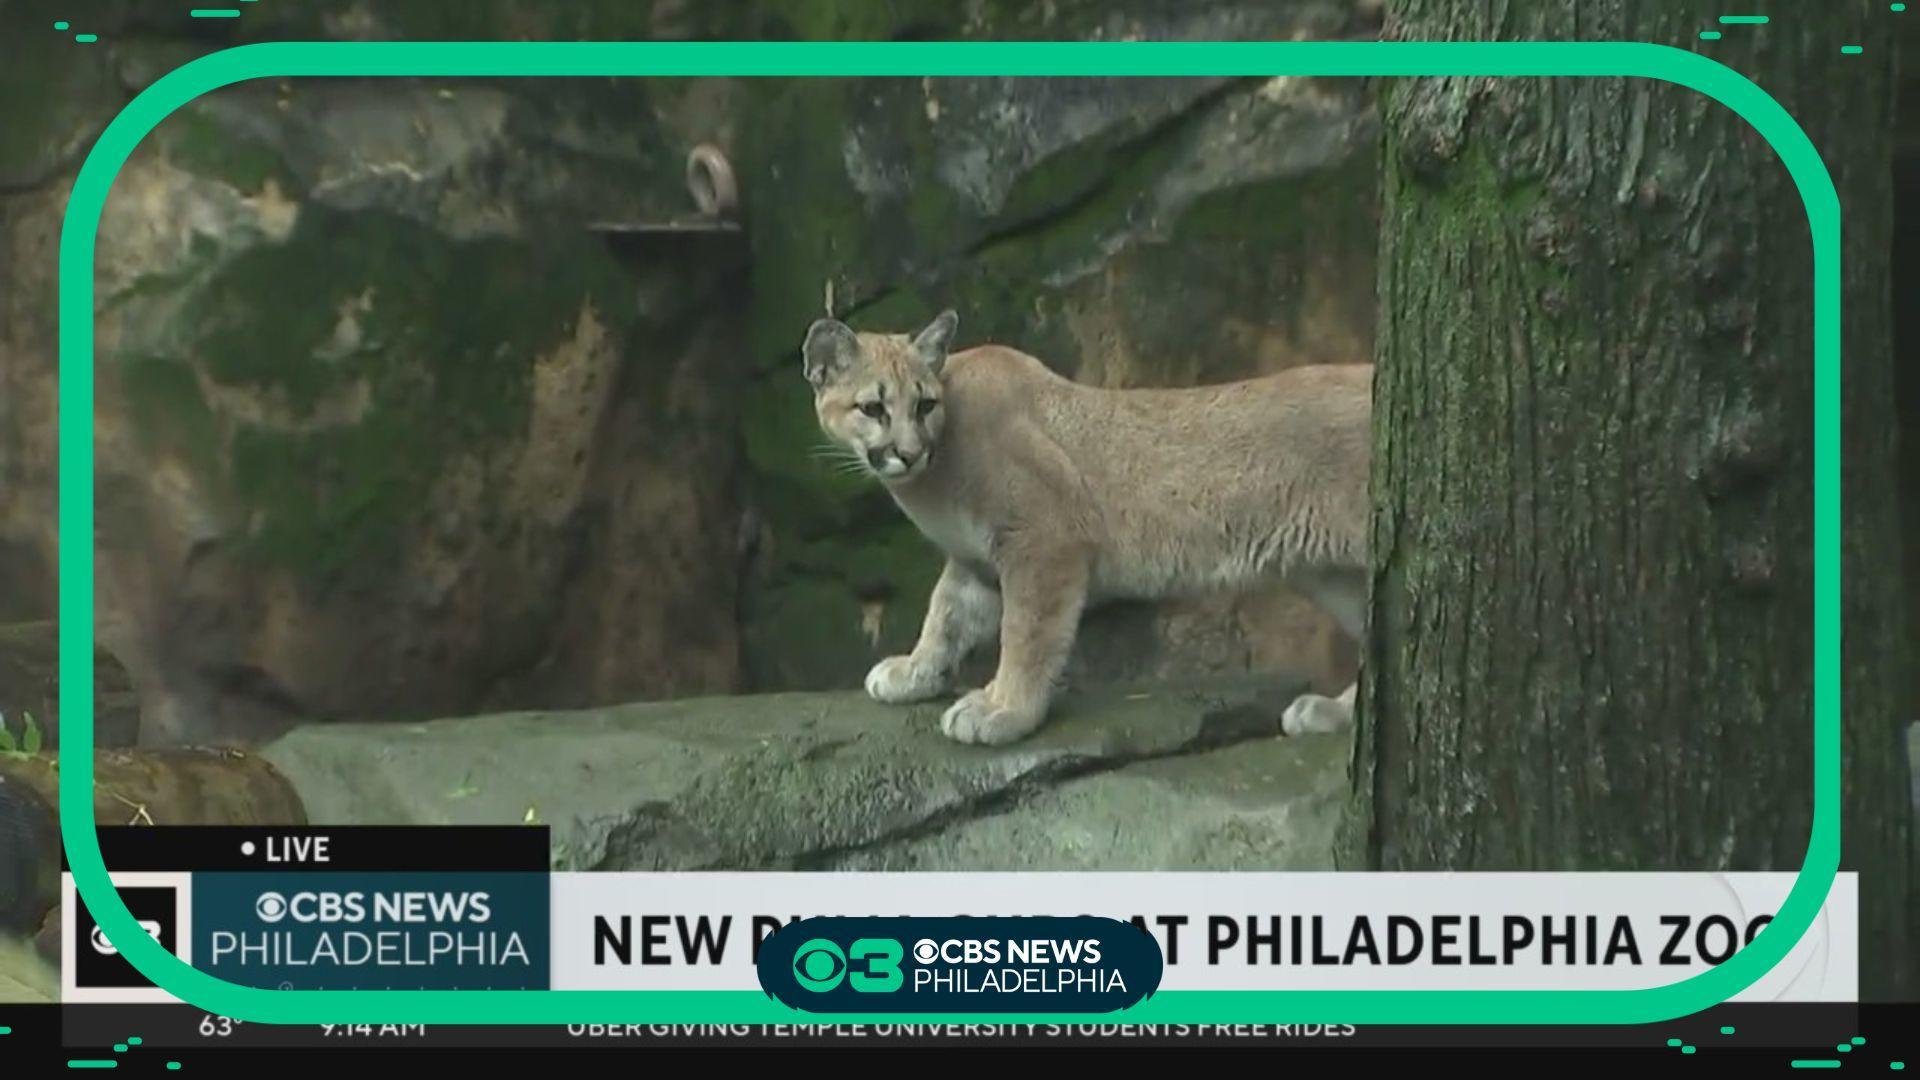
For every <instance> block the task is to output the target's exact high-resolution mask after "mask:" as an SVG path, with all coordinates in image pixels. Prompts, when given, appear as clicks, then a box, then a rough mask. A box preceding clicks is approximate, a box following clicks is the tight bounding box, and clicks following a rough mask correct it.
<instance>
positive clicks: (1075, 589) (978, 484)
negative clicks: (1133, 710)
mask: <svg viewBox="0 0 1920 1080" xmlns="http://www.w3.org/2000/svg"><path fill="white" fill-rule="evenodd" d="M953 328H954V320H953V317H952V314H951V313H945V314H943V315H942V316H941V319H939V320H936V321H935V323H934V324H933V325H931V326H929V327H928V328H927V329H926V330H924V331H922V332H921V334H920V335H918V336H917V337H915V338H911V339H910V338H908V337H906V336H904V335H880V334H860V335H855V334H853V332H852V331H850V330H848V329H847V328H845V327H844V326H841V325H840V324H838V323H833V322H831V321H830V320H821V321H820V322H818V323H816V324H815V325H814V327H813V329H812V330H810V331H809V334H808V338H807V346H806V349H805V352H806V354H807V370H808V377H809V379H810V381H812V382H813V384H814V387H815V409H816V412H817V413H818V416H819V419H820V423H821V426H822V428H823V429H824V430H825V431H826V432H827V434H828V435H830V436H831V437H832V438H833V439H834V440H835V442H836V443H837V444H838V445H839V446H840V447H842V448H843V449H844V450H845V451H846V452H847V453H849V454H851V455H854V457H853V460H857V461H859V462H861V463H862V464H863V466H864V467H866V468H867V469H868V471H870V472H872V474H873V475H875V476H876V477H878V478H879V479H881V481H882V482H883V483H884V484H885V485H886V488H887V490H888V492H889V493H890V494H891V495H892V496H893V498H894V500H895V502H896V503H898V505H899V506H900V508H901V510H903V511H904V512H905V513H906V515H907V516H908V517H909V518H910V519H912V520H913V522H914V524H915V525H916V526H918V527H919V529H920V530H921V532H923V533H924V534H926V536H927V537H928V538H929V539H931V540H932V541H933V542H934V543H935V544H937V545H939V547H940V548H941V550H942V551H944V552H945V553H946V555H947V560H948V561H947V565H946V568H945V570H944V571H943V573H942V574H941V577H940V580H939V583H938V584H937V585H936V586H935V587H934V591H933V596H932V599H931V601H930V603H929V606H928V612H927V618H926V622H925V625H924V626H923V628H922V630H921V635H920V640H919V642H918V644H916V645H915V647H914V650H913V652H912V653H911V654H910V655H907V656H898V657H891V658H889V659H887V660H883V661H882V662H881V663H880V664H878V665H877V666H875V668H874V669H873V671H872V672H871V673H870V674H869V675H868V677H867V691H868V692H869V693H870V694H872V695H873V696H874V697H876V698H879V699H881V700H886V701H914V700H924V699H926V698H930V697H934V696H937V695H938V694H940V693H942V692H943V691H944V690H945V689H946V687H947V685H948V683H949V681H950V680H951V679H952V677H953V674H954V671H955V669H956V668H957V667H958V665H959V664H960V662H961V661H962V660H963V659H964V658H965V656H966V655H967V653H968V652H969V651H970V650H972V649H973V648H975V647H976V646H979V645H982V644H984V643H986V642H988V641H990V640H992V639H993V638H994V637H995V636H996V635H997V636H998V637H999V638H1000V642H1001V648H1000V660H999V667H998V670H997V671H996V673H995V676H994V678H993V680H992V681H991V682H990V683H988V685H987V686H986V687H985V689H983V690H976V691H973V692H971V693H969V694H966V695H964V696H962V697H961V698H960V700H959V701H958V702H956V703H955V704H954V705H953V707H952V708H950V709H948V710H947V712H946V715H945V716H944V717H943V718H942V721H941V727H942V729H943V730H944V731H945V732H946V733H947V734H948V735H950V736H952V737H953V738H956V739H959V740H961V741H964V742H979V743H1006V742H1011V741H1014V740H1016V739H1019V738H1021V737H1023V736H1025V735H1026V734H1028V733H1029V732H1031V731H1032V730H1033V729H1034V728H1035V727H1037V726H1039V724H1040V723H1041V721H1042V720H1044V719H1045V716H1046V712H1047V709H1048V706H1049V704H1050V702H1051V699H1052V696H1053V693H1054V690H1055V684H1056V683H1057V681H1058V680H1059V678H1060V674H1061V672H1062V670H1063V669H1064V667H1065V665H1066V661H1067V656H1068V653H1069V652H1070V651H1071V649H1072V646H1073V640H1074V636H1075V633H1076V631H1077V629H1078V626H1079V621H1080V617H1081V614H1082V612H1083V611H1084V610H1085V609H1086V607H1087V606H1088V605H1089V604H1091V603H1095V602H1098V601H1102V600H1107V599H1118V598H1130V599H1149V600H1151V599H1162V598H1168V597H1174V596H1183V595H1192V594H1197V593H1203V592H1215V591H1221V590H1237V589H1244V588H1247V587H1250V586H1252V585H1255V584H1257V583H1264V582H1268V581H1275V580H1277V581H1282V582H1286V583H1288V584H1290V585H1292V586H1294V587H1296V588H1298V589H1299V590H1300V591H1302V592H1304V593H1305V594H1307V595H1308V596H1310V597H1312V598H1313V599H1315V600H1316V601H1317V602H1318V603H1320V604H1321V606H1323V607H1325V608H1326V609H1327V610H1328V612H1329V613H1330V614H1332V615H1333V616H1334V617H1335V618H1336V619H1337V620H1338V621H1339V622H1340V624H1341V625H1342V627H1343V628H1344V629H1345V630H1346V631H1347V632H1348V633H1349V634H1351V635H1353V636H1354V637H1356V638H1358V637H1359V636H1360V635H1361V634H1362V633H1363V630H1364V619H1365V595H1366V593H1365V588H1366V586H1365V571H1366V565H1367V552H1366V542H1367V528H1368V502H1367V472H1368V452H1369V445H1370V443H1369V439H1370V435H1369V413H1370V408H1371V380H1372V373H1373V369H1372V367H1371V366H1369V365H1362V364H1351V365H1329V366H1312V367H1301V368H1295V369H1292V370H1289V371H1285V372H1281V373H1279V374H1276V375H1271V376H1266V377H1263V378H1258V379H1252V380H1247V381H1243V382H1237V383H1231V384H1226V385H1219V386H1207V387H1198V388H1191V389H1165V390H1162V389H1136V390H1111V389H1101V388H1096V387H1089V386H1083V385H1080V384H1077V383H1074V382H1071V381H1069V380H1067V379H1064V378H1062V377H1060V376H1058V375H1056V374H1054V373H1053V372H1052V371H1050V370H1049V369H1048V368H1047V367H1046V366H1045V365H1044V364H1042V363H1041V362H1040V361H1039V360H1037V359H1035V358H1033V357H1031V356H1028V355H1026V354H1025V353H1021V352H1019V351H1017V350H1014V349H1010V348H1005V347H1002V346H998V345H987V346H981V347H978V348H973V349H968V350H966V351H964V352H960V353H956V354H953V355H952V356H951V357H948V356H947V354H946V345H947V343H948V342H949V341H950V340H951V337H952V333H953ZM875 400H879V401H881V402H883V408H885V409H886V412H887V418H886V422H885V423H881V422H879V421H877V420H875V419H874V418H872V417H869V416H867V415H865V414H863V413H861V412H860V411H859V409H858V406H857V403H858V402H860V401H866V402H869V403H871V402H873V401H875ZM929 400H932V401H937V404H936V405H934V406H932V407H931V408H930V409H928V410H926V411H925V414H924V415H918V414H919V413H920V411H921V410H919V409H917V408H915V407H914V405H913V404H912V403H915V402H919V401H929ZM905 412H913V413H915V414H916V415H915V417H913V418H911V419H910V418H908V417H906V416H904V415H903V414H904V413H905ZM1352 695H1353V691H1352V690H1351V689H1349V690H1348V691H1347V692H1346V693H1344V694H1342V695H1341V696H1340V697H1339V698H1336V699H1329V698H1323V697H1317V696H1313V695H1308V696H1306V697H1303V698H1301V699H1300V700H1299V701H1297V702H1295V703H1294V705H1293V706H1292V707H1291V708H1290V709H1288V711H1287V714H1286V717H1285V719H1284V727H1285V729H1286V730H1287V731H1288V732H1289V733H1293V732H1298V731H1311V730H1332V729H1336V728H1339V727H1342V726H1344V725H1345V724H1346V723H1347V722H1348V721H1349V720H1350V718H1351V706H1352Z"/></svg>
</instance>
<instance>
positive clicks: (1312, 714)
mask: <svg viewBox="0 0 1920 1080" xmlns="http://www.w3.org/2000/svg"><path fill="white" fill-rule="evenodd" d="M1352 723H1353V706H1351V705H1348V704H1346V703H1345V702H1342V701H1340V700H1338V699H1336V698H1330V697H1322V696H1320V695H1319V694H1301V695H1300V696H1299V697H1297V698H1295V699H1294V701H1293V704H1291V705H1289V706H1287V711H1286V712H1284V713H1282V714H1280V730H1281V731H1283V732H1286V733H1287V734H1288V735H1312V734H1324V733H1327V732H1332V731H1344V730H1346V728H1347V726H1348V725H1350V724H1352Z"/></svg>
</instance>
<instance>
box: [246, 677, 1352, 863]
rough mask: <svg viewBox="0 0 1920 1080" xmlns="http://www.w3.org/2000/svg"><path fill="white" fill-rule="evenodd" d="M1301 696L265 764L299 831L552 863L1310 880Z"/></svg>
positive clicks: (1260, 683) (1340, 792) (563, 728)
mask: <svg viewBox="0 0 1920 1080" xmlns="http://www.w3.org/2000/svg"><path fill="white" fill-rule="evenodd" d="M1297 690H1298V686H1297V685H1282V684H1279V683H1276V682H1274V681H1271V680H1256V679H1239V680H1221V681H1211V682H1207V683H1196V684H1189V685H1186V686H1172V687H1168V686H1161V687H1156V688H1152V689H1141V690H1137V691H1129V690H1125V689H1119V688H1114V689H1104V690H1100V691H1093V692H1088V693H1086V694H1076V695H1069V696H1068V697H1066V698H1065V699H1064V700H1063V701H1062V703H1061V705H1060V706H1059V710H1058V712H1057V713H1056V715H1055V717H1054V718H1053V719H1052V720H1050V721H1049V723H1048V724H1047V725H1046V726H1045V727H1044V728H1042V729H1041V730H1040V732H1038V733H1037V734H1036V735H1034V736H1033V737H1032V738H1030V739H1029V740H1027V741H1025V742H1022V743H1019V744H1017V745H1014V746H1010V747H1004V748H995V749H989V748H983V747H974V746H962V745H959V744H957V743H953V742H951V741H949V740H947V739H946V738H944V737H943V736H942V735H941V734H940V733H939V731H938V730H937V722H938V718H939V715H940V712H941V709H942V708H943V707H944V705H943V704H941V703H929V704H926V705H922V706H917V707H912V708H897V707H890V706H883V705H879V704H876V703H874V702H872V701H869V700H867V699H866V698H865V697H864V696H862V695H860V694H858V693H835V694H768V695H752V696H743V697H732V698H703V699H690V700H681V701H673V702H660V703H651V704H640V705H630V706H624V707H619V708H607V709H594V710H586V711H579V712H571V713H511V714H501V715H494V716H484V717H477V718H470V719H460V720H442V721H435V722H432V723H427V724H418V725H409V726H379V725H361V724H355V725H315V726H310V727H306V728H302V729H299V730H296V731H294V732H292V733H290V734H288V735H287V736H285V737H283V738H282V739H280V740H278V741H277V742H275V743H273V744H271V745H269V746H267V747H266V748H264V749H263V750H262V751H261V752H260V753H261V756H263V757H265V758H266V759H267V760H268V761H269V762H270V763H271V764H272V765H273V766H274V767H275V768H277V769H279V770H280V771H281V772H282V774H283V775H285V776H287V777H288V778H289V779H290V780H291V781H292V783H293V784H294V786H295V787H296V788H297V789H298V790H299V792H300V795H301V798H302V800H303V802H305V804H306V807H307V811H308V815H309V819H310V820H312V821H314V822H320V823H338V824H374V823H407V824H433V825H445V824H487V823H493V824H499V823H515V822H521V821H524V820H526V819H527V818H528V816H529V815H531V816H533V817H534V818H535V819H537V820H539V821H542V822H545V823H547V824H548V825H549V826H550V827H551V828H552V830H553V843H554V864H555V866H556V867H557V868H562V869H601V870H622V869H638V870H674V869H681V870H684V869H746V868H765V869H841V868H859V867H891V868H908V867H911V868H921V869H1015V868H1027V869H1102V868H1106V869H1147V868H1155V867H1186V868H1192V867H1203V866H1206V867H1218V868H1230V867H1245V868H1251V867H1260V868H1273V867H1276V866H1289V867H1301V868H1305V867H1322V868H1325V867H1330V866H1331V855H1330V852H1329V851H1328V848H1329V845H1330V838H1331V836H1332V829H1333V827H1334V824H1335V822H1336V820H1337V817H1338V814H1339V811H1340V809H1341V806H1342V799H1343V797H1344V788H1345V781H1344V775H1345V769H1346V753H1347V751H1346V748H1347V740H1346V739H1344V738H1338V737H1334V738H1327V737H1320V738H1303V739H1283V738H1280V737H1279V736H1278V734H1277V733H1278V722H1279V716H1280V712H1281V710H1282V709H1284V707H1285V706H1286V704H1287V702H1289V701H1290V700H1291V699H1292V697H1293V696H1294V694H1295V693H1296V692H1297Z"/></svg>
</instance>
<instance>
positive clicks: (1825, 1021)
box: [0, 1003, 1920, 1071]
mask: <svg viewBox="0 0 1920 1080" xmlns="http://www.w3.org/2000/svg"><path fill="white" fill-rule="evenodd" d="M10 1013H12V1014H18V1015H19V1019H16V1020H6V1019H4V1017H6V1016H8V1015H9V1014H10ZM1916 1020H1920V1005H1913V1004H1908V1005H1858V1006H1856V1005H1846V1004H1830V1005H1829V1004H1777V1003H1747V1004H1728V1005H1721V1006H1718V1007H1715V1008H1713V1009H1709V1010H1707V1011H1705V1012H1702V1013H1698V1014H1695V1015H1693V1016H1689V1017H1684V1018H1681V1019H1678V1020H1672V1021H1667V1022H1664V1023H1658V1024H1639V1025H1627V1026H1621V1025H1605V1024H1601V1025H1590V1026H1577V1025H1539V1026H1535V1025H1525V1026H1501V1025H1488V1026H1473V1027H1467V1026H1451V1025H1446V1026H1405V1025H1391V1026H1386V1025H1357V1026H1356V1025H1338V1024H1335V1025H1296V1026H1294V1027H1291V1028H1283V1027H1276V1026H1274V1025H1265V1026H1254V1025H1232V1026H1211V1027H1209V1026H1206V1025H1191V1024H1189V1025H1160V1026H1159V1027H1158V1028H1157V1029H1155V1028H1138V1027H1135V1028H1127V1027H1123V1026H1121V1025H1115V1024H1112V1023H1110V1022H1103V1021H1102V1020H1101V1018H1099V1017H1089V1018H1087V1020H1086V1021H1085V1022H1084V1023H1077V1024H1071V1025H1052V1024H1035V1025H1027V1024H1003V1025H978V1026H975V1028H974V1029H973V1030H968V1029H967V1028H966V1027H963V1026H961V1025H950V1024H938V1025H929V1024H916V1023H915V1022H914V1021H913V1020H912V1018H911V1017H903V1018H902V1022H901V1023H895V1024H861V1025H842V1026H839V1027H830V1026H826V1025H819V1026H816V1025H813V1024H810V1023H809V1022H808V1019H807V1018H806V1017H804V1016H796V1019H795V1023H793V1024H791V1025H786V1026H783V1027H769V1026H765V1025H705V1024H702V1025H684V1024H677V1025H644V1024H634V1025H600V1026H599V1027H598V1028H597V1029H594V1030H584V1029H586V1028H587V1027H588V1026H587V1025H576V1026H574V1027H567V1026H560V1025H538V1026H535V1025H520V1026H472V1025H461V1026H450V1025H424V1026H420V1025H411V1024H402V1025H378V1024H374V1025H338V1026H336V1027H335V1028H334V1029H333V1030H331V1031H329V1030H327V1029H326V1028H325V1027H323V1026H322V1025H317V1024H302V1025H281V1024H258V1023H244V1022H242V1023H235V1022H232V1021H227V1020H223V1019H222V1018H220V1017H216V1016H212V1015H210V1014H208V1013H206V1012H204V1011H202V1010H200V1009H196V1008H194V1007H192V1006H190V1005H67V1006H53V1005H41V1006H15V1007H8V1006H0V1023H5V1024H12V1026H13V1027H14V1028H15V1032H16V1034H20V1035H23V1036H24V1035H28V1034H29V1033H30V1032H37V1033H38V1035H37V1037H38V1038H41V1039H46V1038H48V1037H50V1036H51V1034H52V1032H54V1031H55V1030H56V1029H57V1030H58V1031H59V1033H60V1034H59V1040H58V1041H59V1042H60V1043H61V1045H63V1046H64V1047H65V1048H66V1049H67V1050H68V1051H70V1052H72V1053H75V1054H80V1053H83V1052H89V1051H98V1050H102V1049H106V1050H111V1047H112V1046H113V1045H114V1044H116V1043H124V1042H125V1041H126V1040H127V1039H128V1037H129V1036H138V1037H139V1038H140V1040H141V1042H140V1046H141V1047H142V1048H143V1049H145V1050H147V1051H150V1052H160V1051H182V1052H187V1051H205V1050H222V1051H224V1050H232V1049H255V1050H263V1049H267V1050H270V1049H279V1050H291V1049H301V1048H308V1049H326V1048H352V1047H372V1048H380V1049H401V1048H406V1047H425V1048H433V1049H459V1048H491V1049H500V1050H510V1049H548V1050H551V1049H576V1050H592V1049H602V1050H604V1049H607V1048H615V1049H623V1050H640V1049H646V1048H650V1047H651V1048H662V1047H681V1048H694V1047H698V1048H708V1049H724V1048H739V1049H749V1048H770V1047H781V1048H795V1049H803V1048H809V1047H836V1048H862V1047H873V1048H881V1047H896V1048H903V1049H932V1048H955V1049H963V1048H987V1047H999V1048H1024V1049H1041V1048H1049V1047H1139V1048H1147V1047H1195V1048H1227V1047H1241V1048H1256V1049H1285V1050H1287V1051H1289V1052H1292V1051H1295V1050H1347V1051H1366V1050H1409V1049H1423V1050H1429V1051H1432V1050H1470V1051H1476V1052H1478V1051H1490V1052H1491V1051H1504V1050H1526V1049H1535V1050H1543V1049H1552V1050H1556V1051H1559V1052H1563V1053H1564V1052H1565V1051H1567V1050H1593V1051H1616V1050H1635V1049H1649V1048H1651V1049H1658V1050H1661V1051H1664V1052H1666V1053H1667V1054H1668V1055H1669V1056H1673V1057H1675V1058H1679V1057H1683V1056H1694V1055H1711V1056H1714V1057H1715V1058H1716V1060H1717V1059H1719V1058H1720V1057H1722V1056H1724V1055H1725V1054H1727V1053H1729V1052H1733V1051H1739V1052H1743V1053H1745V1052H1756V1051H1765V1052H1767V1053H1768V1054H1771V1055H1772V1056H1773V1057H1774V1058H1775V1059H1777V1064H1779V1065H1780V1066H1782V1067H1784V1066H1785V1065H1786V1064H1787V1062H1788V1060H1789V1058H1803V1057H1809V1056H1812V1057H1826V1058H1829V1059H1835V1058H1837V1059H1844V1060H1845V1061H1846V1062H1848V1063H1851V1064H1858V1063H1864V1062H1868V1061H1873V1062H1878V1065H1877V1066H1874V1067H1875V1068H1877V1069H1878V1070H1880V1071H1885V1070H1886V1067H1887V1063H1888V1062H1890V1061H1894V1060H1904V1061H1906V1062H1908V1063H1909V1065H1910V1066H1911V1067H1913V1068H1916V1069H1920V1024H1917V1023H1916ZM1723 1027H1730V1028H1733V1031H1731V1032H1726V1033H1723V1032H1722V1031H1721V1029H1722V1028H1723ZM1855 1037H1860V1038H1864V1039H1865V1040H1866V1041H1865V1042H1864V1043H1862V1044H1859V1045H1854V1044H1853V1043H1852V1040H1853V1039H1854V1038H1855ZM1672 1039H1678V1040H1680V1044H1681V1045H1680V1046H1670V1045H1669V1040H1672ZM1843 1043H1844V1044H1847V1045H1848V1047H1849V1049H1847V1050H1845V1051H1841V1050H1839V1046H1840V1045H1841V1044H1843ZM12 1045H14V1046H18V1045H22V1044H20V1043H15V1044H12ZM1686 1046H1692V1047H1694V1048H1695V1051H1694V1055H1689V1054H1686V1052H1685V1051H1684V1047H1686ZM6 1049H8V1046H7V1045H5V1044H0V1051H4V1050H6ZM1690 1064H1691V1063H1690Z"/></svg>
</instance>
